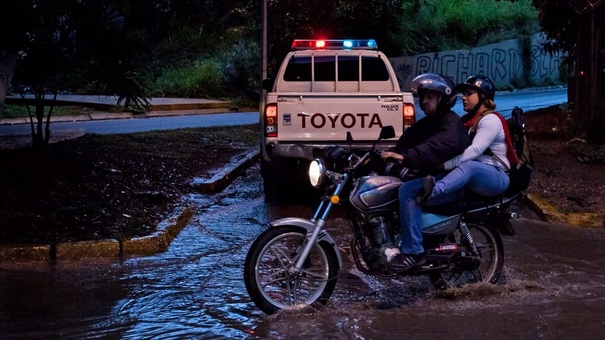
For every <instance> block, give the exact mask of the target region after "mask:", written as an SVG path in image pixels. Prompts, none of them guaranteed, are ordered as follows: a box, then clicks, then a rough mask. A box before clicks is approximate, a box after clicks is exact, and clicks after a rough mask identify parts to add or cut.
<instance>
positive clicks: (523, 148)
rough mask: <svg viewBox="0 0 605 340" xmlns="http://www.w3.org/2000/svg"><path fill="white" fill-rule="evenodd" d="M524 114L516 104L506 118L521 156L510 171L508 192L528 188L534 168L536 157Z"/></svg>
mask: <svg viewBox="0 0 605 340" xmlns="http://www.w3.org/2000/svg"><path fill="white" fill-rule="evenodd" d="M523 115H524V113H523V110H522V109H520V108H518V107H516V106H515V108H514V109H513V111H512V112H511V116H510V118H509V119H507V120H506V123H507V124H508V130H509V132H510V137H511V141H512V144H513V148H514V149H515V153H516V154H517V158H519V163H518V164H517V165H516V166H513V167H511V169H510V171H509V173H508V175H509V177H510V184H509V186H508V190H507V191H508V192H518V191H524V190H526V189H527V187H529V182H530V180H531V174H532V171H533V169H534V158H533V156H532V154H531V151H530V150H529V144H528V142H527V136H526V135H525V122H524V119H523Z"/></svg>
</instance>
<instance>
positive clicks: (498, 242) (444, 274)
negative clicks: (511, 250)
mask: <svg viewBox="0 0 605 340" xmlns="http://www.w3.org/2000/svg"><path fill="white" fill-rule="evenodd" d="M468 228H469V231H470V233H471V235H472V238H473V241H474V243H475V246H476V247H477V252H478V253H477V254H471V256H473V257H474V259H475V260H476V261H469V262H465V263H462V264H460V265H457V266H455V267H454V268H450V269H447V270H442V271H439V272H436V273H432V274H431V275H430V279H431V282H432V283H433V285H434V286H435V287H436V288H437V289H447V288H452V287H460V286H463V285H466V284H473V283H479V282H489V283H496V281H497V280H498V278H499V277H500V274H501V272H502V267H503V265H504V247H503V244H502V237H501V236H500V234H498V233H497V232H496V231H492V230H491V229H490V228H488V227H486V226H483V225H477V224H468ZM453 236H454V239H455V242H457V243H460V244H464V245H466V246H467V247H468V249H471V248H470V244H469V242H468V240H467V239H466V237H464V236H463V235H461V234H460V232H459V231H456V233H455V234H454V235H453Z"/></svg>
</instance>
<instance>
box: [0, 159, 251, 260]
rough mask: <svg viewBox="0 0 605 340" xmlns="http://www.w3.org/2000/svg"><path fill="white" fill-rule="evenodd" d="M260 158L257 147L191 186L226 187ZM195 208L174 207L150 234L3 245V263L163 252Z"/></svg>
mask: <svg viewBox="0 0 605 340" xmlns="http://www.w3.org/2000/svg"><path fill="white" fill-rule="evenodd" d="M258 158H259V150H258V149H257V148H254V149H250V150H248V151H246V152H244V153H242V154H240V155H237V156H235V157H233V158H232V159H231V162H230V163H229V164H227V166H225V167H223V168H221V169H219V170H218V171H216V172H215V173H214V174H213V175H212V176H211V177H210V178H207V179H206V178H196V179H194V181H193V182H192V183H191V186H192V187H193V188H194V189H196V190H199V191H201V192H203V193H215V192H218V191H221V190H223V189H224V188H225V187H227V185H229V183H231V182H232V181H233V180H234V179H235V178H236V177H237V175H238V174H239V173H241V172H242V171H243V170H244V169H246V168H248V167H250V166H251V165H252V164H253V163H254V162H256V161H257V160H258ZM192 216H193V212H192V211H191V209H190V208H189V207H177V208H175V209H174V210H173V211H172V212H171V213H170V214H169V215H168V216H167V217H166V218H165V219H164V220H163V221H162V222H160V223H159V224H158V226H157V228H156V231H155V232H153V233H152V234H150V235H147V236H142V237H135V238H130V239H106V240H95V241H78V242H63V243H57V244H15V245H0V263H1V262H11V261H12V262H14V261H52V260H67V261H73V260H80V259H84V258H91V257H129V256H146V255H153V254H157V253H161V252H164V251H166V250H167V249H168V247H169V246H170V243H171V242H172V240H174V238H175V237H176V236H177V235H178V234H179V233H180V232H181V230H183V228H184V227H185V226H186V225H187V224H188V223H189V221H190V220H191V217H192Z"/></svg>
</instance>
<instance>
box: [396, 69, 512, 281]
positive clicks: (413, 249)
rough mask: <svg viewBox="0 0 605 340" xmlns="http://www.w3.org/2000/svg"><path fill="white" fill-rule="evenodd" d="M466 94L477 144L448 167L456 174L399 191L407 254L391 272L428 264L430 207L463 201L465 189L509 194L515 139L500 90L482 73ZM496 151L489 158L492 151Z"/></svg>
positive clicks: (463, 90)
mask: <svg viewBox="0 0 605 340" xmlns="http://www.w3.org/2000/svg"><path fill="white" fill-rule="evenodd" d="M456 89H457V90H458V91H460V92H461V93H462V100H463V105H464V110H465V111H466V112H467V114H466V115H465V116H464V117H462V120H463V121H464V125H465V127H466V128H468V129H469V130H468V134H469V135H470V136H471V141H472V142H471V145H470V146H469V147H467V148H466V149H465V150H464V152H463V153H462V154H460V155H457V156H456V157H454V158H452V159H450V160H448V161H447V162H445V163H444V165H443V167H444V168H445V169H446V170H452V169H453V170H452V171H451V172H449V173H448V174H447V175H445V176H438V177H437V178H436V179H435V178H434V177H432V176H427V177H426V178H425V179H420V180H419V179H416V180H414V181H410V182H407V183H404V184H403V185H402V186H401V188H400V190H399V201H400V203H399V204H400V205H401V206H402V208H401V215H400V216H402V218H403V220H404V221H405V223H403V224H402V231H401V235H402V244H401V248H402V253H404V255H400V256H399V257H397V258H393V260H392V261H391V263H390V267H391V269H393V270H394V271H397V272H406V271H408V270H410V269H411V268H413V267H417V266H420V265H422V263H423V262H424V261H423V260H424V258H423V256H422V254H423V253H424V249H423V246H422V216H421V210H422V208H421V206H422V205H424V204H429V205H439V204H444V203H448V202H454V201H457V200H459V199H461V198H462V196H463V195H464V193H465V189H468V190H470V191H471V192H474V193H476V194H479V195H483V196H494V195H498V194H501V193H502V192H504V191H505V190H506V189H507V187H508V184H509V178H508V174H507V173H506V170H508V169H509V168H510V164H511V163H510V161H509V160H508V158H507V154H508V153H509V152H512V151H513V148H512V144H510V138H507V137H506V134H505V130H504V129H505V127H504V126H505V125H506V124H505V123H503V122H502V121H501V119H500V118H499V117H498V116H497V115H495V114H489V113H491V112H493V110H494V109H495V108H496V104H495V103H494V96H495V86H494V84H493V82H492V81H491V80H490V79H489V78H487V77H485V76H482V75H475V76H471V77H469V78H468V79H467V80H466V81H465V82H464V83H463V84H459V85H458V86H456ZM487 149H489V150H490V151H491V153H490V152H488V153H487V154H486V153H485V152H486V150H487Z"/></svg>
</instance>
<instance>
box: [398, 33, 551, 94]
mask: <svg viewBox="0 0 605 340" xmlns="http://www.w3.org/2000/svg"><path fill="white" fill-rule="evenodd" d="M544 39H545V38H544V35H543V34H541V33H537V34H534V35H533V36H531V39H530V44H531V53H530V56H529V58H530V60H529V62H530V63H531V64H530V65H531V67H530V68H529V69H528V72H530V74H529V75H526V74H524V72H527V71H525V70H524V67H523V51H522V47H523V46H522V41H521V40H519V39H512V40H506V41H502V42H499V43H496V44H490V45H486V46H481V47H477V48H473V49H470V50H455V51H446V52H435V53H425V54H419V55H415V56H411V57H399V58H391V59H390V60H391V63H392V64H393V68H394V69H395V72H396V73H397V77H398V78H399V80H400V81H401V84H402V90H404V91H409V89H410V82H411V80H412V79H413V78H414V77H415V76H417V75H419V74H422V73H428V72H433V73H441V74H443V75H446V76H448V77H450V78H452V80H453V81H454V82H455V83H461V82H463V81H464V80H465V79H466V78H467V77H468V76H470V75H473V74H483V75H487V76H488V77H490V78H491V79H492V80H493V81H494V82H495V83H496V86H498V87H506V86H508V85H511V84H512V85H514V84H516V83H517V82H518V81H519V80H520V79H531V85H532V86H538V85H543V84H545V83H552V82H555V83H556V82H559V81H560V73H559V66H560V64H561V58H562V54H561V53H559V54H556V55H553V56H552V57H551V56H550V55H549V54H548V53H545V52H543V51H542V49H541V46H542V43H543V41H544Z"/></svg>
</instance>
